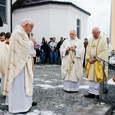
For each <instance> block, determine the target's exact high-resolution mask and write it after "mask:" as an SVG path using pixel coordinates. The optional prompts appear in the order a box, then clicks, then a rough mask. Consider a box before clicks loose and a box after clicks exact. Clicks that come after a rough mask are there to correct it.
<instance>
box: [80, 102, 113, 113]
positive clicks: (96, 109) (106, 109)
mask: <svg viewBox="0 0 115 115" xmlns="http://www.w3.org/2000/svg"><path fill="white" fill-rule="evenodd" d="M112 112H113V109H112V106H111V105H108V104H101V105H100V104H96V105H94V106H92V107H91V108H90V109H88V110H87V111H85V112H84V113H82V114H81V115H111V114H112Z"/></svg>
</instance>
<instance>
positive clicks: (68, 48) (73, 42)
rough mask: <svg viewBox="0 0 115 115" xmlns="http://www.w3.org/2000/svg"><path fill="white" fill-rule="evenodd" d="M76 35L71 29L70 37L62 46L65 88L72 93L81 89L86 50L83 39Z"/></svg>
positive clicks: (62, 70) (62, 69)
mask: <svg viewBox="0 0 115 115" xmlns="http://www.w3.org/2000/svg"><path fill="white" fill-rule="evenodd" d="M76 36H77V34H76V31H75V30H72V31H70V38H68V39H66V40H65V41H64V42H63V44H62V45H61V48H60V53H61V57H62V65H61V74H62V79H63V80H64V81H63V90H64V91H66V92H70V93H72V92H78V91H79V85H80V80H81V79H82V74H83V68H82V65H83V59H84V52H85V50H84V46H83V43H82V41H81V40H80V39H78V38H77V37H76Z"/></svg>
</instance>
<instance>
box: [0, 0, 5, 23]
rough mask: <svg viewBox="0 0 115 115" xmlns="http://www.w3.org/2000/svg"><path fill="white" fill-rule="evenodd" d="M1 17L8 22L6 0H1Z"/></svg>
mask: <svg viewBox="0 0 115 115" xmlns="http://www.w3.org/2000/svg"><path fill="white" fill-rule="evenodd" d="M0 17H1V19H2V21H3V23H6V0H0Z"/></svg>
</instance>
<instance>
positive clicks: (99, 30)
mask: <svg viewBox="0 0 115 115" xmlns="http://www.w3.org/2000/svg"><path fill="white" fill-rule="evenodd" d="M93 29H98V32H101V29H100V28H99V27H94V28H93ZM93 29H92V30H93Z"/></svg>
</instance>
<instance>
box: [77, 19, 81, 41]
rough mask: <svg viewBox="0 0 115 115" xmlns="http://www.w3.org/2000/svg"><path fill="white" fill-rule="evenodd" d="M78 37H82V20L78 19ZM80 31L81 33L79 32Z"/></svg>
mask: <svg viewBox="0 0 115 115" xmlns="http://www.w3.org/2000/svg"><path fill="white" fill-rule="evenodd" d="M76 28H77V37H78V38H79V39H81V20H80V19H77V27H76ZM78 32H79V33H78Z"/></svg>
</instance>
